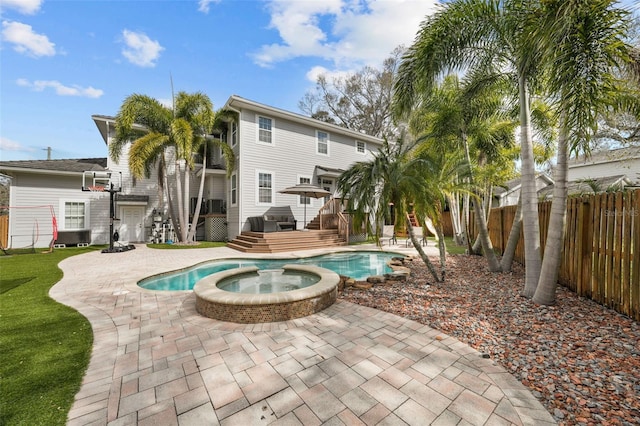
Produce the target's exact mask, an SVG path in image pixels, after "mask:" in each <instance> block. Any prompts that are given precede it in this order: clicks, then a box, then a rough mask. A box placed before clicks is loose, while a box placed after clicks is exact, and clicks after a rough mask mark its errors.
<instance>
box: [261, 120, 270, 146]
mask: <svg viewBox="0 0 640 426" xmlns="http://www.w3.org/2000/svg"><path fill="white" fill-rule="evenodd" d="M258 142H262V143H268V144H272V143H273V120H272V119H271V118H267V117H258Z"/></svg>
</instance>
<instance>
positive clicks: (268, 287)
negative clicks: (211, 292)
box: [217, 269, 320, 294]
mask: <svg viewBox="0 0 640 426" xmlns="http://www.w3.org/2000/svg"><path fill="white" fill-rule="evenodd" d="M318 281H320V277H319V276H318V275H315V274H308V273H305V272H301V271H284V270H282V269H275V270H262V271H258V272H250V273H247V274H240V275H234V276H232V277H229V278H224V279H222V280H220V281H219V282H218V284H217V286H218V288H219V289H220V290H224V291H231V292H233V293H248V294H268V293H280V292H283V291H292V290H299V289H301V288H305V287H309V286H311V285H314V284H316V283H317V282H318Z"/></svg>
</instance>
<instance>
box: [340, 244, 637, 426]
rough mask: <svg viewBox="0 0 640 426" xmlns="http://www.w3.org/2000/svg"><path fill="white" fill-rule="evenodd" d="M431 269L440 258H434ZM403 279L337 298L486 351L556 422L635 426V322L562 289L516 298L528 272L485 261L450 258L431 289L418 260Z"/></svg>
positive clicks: (517, 267)
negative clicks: (543, 298)
mask: <svg viewBox="0 0 640 426" xmlns="http://www.w3.org/2000/svg"><path fill="white" fill-rule="evenodd" d="M432 262H434V263H437V262H438V260H437V259H435V258H434V259H432ZM407 264H408V266H409V267H410V269H411V277H410V278H409V279H408V280H407V281H406V282H396V283H392V284H378V285H375V286H374V287H372V288H371V289H369V290H362V289H355V288H353V287H349V288H347V289H345V290H344V291H343V292H341V294H339V296H338V297H339V298H342V299H344V300H347V301H350V302H353V303H357V304H360V305H364V306H369V307H372V308H376V309H380V310H383V311H386V312H391V313H394V314H396V315H399V316H402V317H404V318H408V319H412V320H414V321H417V322H420V323H422V324H426V325H429V326H431V327H433V328H435V329H438V330H441V331H442V332H444V333H447V334H449V335H451V336H453V337H456V338H457V339H459V340H460V341H462V342H465V343H467V344H469V345H470V346H471V347H473V348H475V349H477V350H478V351H480V352H483V353H486V354H488V355H489V356H490V357H491V358H492V359H494V360H496V361H497V362H499V363H500V364H501V365H502V366H503V367H504V368H506V369H507V371H509V372H510V373H512V374H513V375H514V376H515V377H516V378H518V379H519V380H520V381H521V382H522V383H523V384H524V385H525V386H527V387H528V388H529V389H531V391H532V392H533V394H534V395H535V396H536V397H537V398H538V399H539V400H540V401H541V402H542V403H543V404H544V406H545V407H546V408H547V409H548V410H549V412H550V413H551V414H553V416H554V418H555V419H556V420H557V421H558V422H559V424H561V425H574V424H585V425H586V424H600V425H629V426H630V425H638V424H640V324H639V323H638V322H636V321H634V320H632V319H630V318H628V317H626V316H623V315H621V314H618V313H616V312H614V311H612V310H609V309H607V308H605V307H603V306H601V305H598V304H597V303H595V302H593V301H591V300H588V299H585V298H582V297H578V296H577V295H576V294H575V293H573V292H571V291H569V290H567V289H565V288H563V287H558V291H557V302H556V304H555V305H554V306H538V305H535V304H534V303H533V302H531V301H530V300H528V299H526V298H524V297H522V296H520V292H521V291H522V288H523V287H524V271H523V268H522V267H521V266H520V265H514V268H513V271H512V272H510V273H491V272H488V271H487V268H486V262H485V260H484V258H482V257H479V256H468V255H451V256H448V257H447V279H446V282H444V283H434V282H433V279H432V277H431V276H430V275H429V273H428V271H427V270H426V267H425V266H424V264H423V263H422V261H421V260H419V259H414V260H413V261H412V262H407Z"/></svg>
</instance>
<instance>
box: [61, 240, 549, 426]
mask: <svg viewBox="0 0 640 426" xmlns="http://www.w3.org/2000/svg"><path fill="white" fill-rule="evenodd" d="M372 248H373V247H372V246H358V247H357V249H359V250H362V249H372ZM395 249H398V250H402V251H405V252H407V253H411V252H413V250H411V249H409V250H405V249H404V248H403V245H402V246H397V247H395ZM431 250H433V248H431ZM321 252H326V250H324V251H304V252H298V253H288V254H286V255H283V254H279V255H277V256H272V257H292V256H293V257H295V256H311V255H315V254H319V253H321ZM413 253H415V252H413ZM225 257H253V256H246V255H244V254H243V253H238V252H236V251H234V250H231V249H228V248H216V249H189V250H153V249H148V248H146V247H145V246H138V248H137V249H136V250H133V251H130V252H125V253H115V254H102V253H99V252H93V253H88V254H84V255H81V256H74V257H71V258H68V259H66V260H64V261H63V262H62V263H61V264H60V267H61V268H62V270H63V271H64V278H63V279H62V280H61V281H60V282H59V283H57V284H56V285H55V286H54V287H53V288H52V289H51V292H50V294H51V296H52V297H53V298H54V299H56V300H58V301H60V302H62V303H64V304H66V305H69V306H72V307H74V308H75V309H77V310H78V311H80V312H81V313H82V314H83V315H84V316H86V317H87V318H88V319H89V321H90V322H91V325H92V327H93V332H94V345H93V352H92V356H91V362H90V365H89V369H88V370H87V373H86V376H85V378H84V381H83V384H82V388H81V389H80V391H79V392H78V394H77V395H76V398H75V403H74V405H73V408H72V409H71V411H70V413H69V419H68V424H69V425H87V424H90V425H94V424H95V425H105V424H109V425H135V424H138V425H181V426H185V425H198V426H200V425H217V424H220V425H242V426H247V425H249V426H250V425H263V424H265V425H266V424H274V425H305V426H308V425H319V424H331V425H343V424H344V425H375V424H380V425H405V424H409V425H428V424H440V425H502V424H516V425H543V424H555V423H554V420H553V418H552V416H551V415H550V414H549V413H548V412H547V411H546V410H545V409H544V407H543V406H542V405H541V404H540V402H538V401H537V400H536V399H535V398H534V397H533V396H532V394H531V393H530V392H529V391H528V390H527V389H526V388H525V387H524V386H523V385H522V384H521V383H520V382H518V381H517V380H516V379H515V378H514V377H513V376H511V375H510V374H509V373H507V372H506V371H505V370H504V369H503V368H502V367H500V366H498V365H497V364H496V363H495V362H493V361H492V360H491V359H484V358H483V357H482V356H481V354H480V353H479V352H477V351H475V350H474V349H472V348H470V347H469V346H467V345H466V344H463V343H461V342H459V341H458V340H456V339H454V338H452V337H450V336H447V335H445V334H443V333H441V332H439V331H438V330H434V329H432V328H430V327H428V326H425V325H421V324H419V323H417V322H414V321H409V320H406V319H403V318H401V317H398V316H395V315H392V314H388V313H384V312H380V311H377V310H375V309H370V308H366V307H361V306H358V305H354V304H351V303H347V302H344V301H338V302H337V303H335V304H334V305H333V306H331V307H330V308H328V309H326V310H324V311H322V312H321V313H319V314H315V315H312V316H309V317H306V318H302V319H298V320H293V321H287V322H280V323H268V324H253V325H241V324H234V323H226V322H221V321H216V320H212V319H209V318H205V317H202V316H200V315H198V313H197V312H196V311H195V306H194V305H195V299H194V296H193V294H192V292H156V291H147V290H142V289H140V288H139V287H137V285H136V282H137V281H138V280H140V279H142V278H144V277H147V276H150V275H154V274H158V273H161V272H166V271H171V270H175V269H180V268H184V267H187V266H191V265H193V264H196V263H199V262H202V261H206V260H211V259H219V258H225Z"/></svg>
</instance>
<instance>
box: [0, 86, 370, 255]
mask: <svg viewBox="0 0 640 426" xmlns="http://www.w3.org/2000/svg"><path fill="white" fill-rule="evenodd" d="M224 108H225V109H229V110H232V111H235V112H236V113H237V116H238V120H237V123H236V122H233V123H230V125H229V131H228V134H223V135H220V138H221V139H222V140H223V141H225V142H226V143H228V144H229V145H230V146H231V147H232V148H233V150H234V152H235V155H236V166H235V168H234V171H233V174H232V175H231V177H230V178H229V179H227V177H226V170H224V166H223V164H224V161H223V158H221V153H220V151H219V150H217V151H214V152H213V153H210V154H209V156H208V162H207V164H208V166H207V168H206V170H204V173H205V189H204V194H203V198H204V203H203V208H202V209H201V213H204V216H205V220H206V222H205V223H206V229H203V231H204V232H202V233H201V234H203V238H205V239H211V238H210V237H211V236H212V235H213V236H214V239H216V240H224V239H229V240H230V239H233V238H235V237H236V236H237V235H239V234H240V233H241V232H242V231H243V230H249V229H250V224H249V221H248V218H249V217H251V216H259V215H263V214H264V213H265V212H266V211H267V210H268V209H270V208H272V207H279V206H290V208H291V211H292V213H293V214H294V215H295V218H296V219H297V226H298V229H302V228H303V227H304V223H303V214H304V213H303V212H304V210H305V204H306V212H307V219H308V220H309V218H311V217H313V216H314V215H315V213H317V211H318V209H319V208H320V207H321V206H322V205H323V204H324V202H325V201H324V200H315V199H308V198H304V197H300V196H296V195H286V194H281V193H279V192H278V191H279V190H282V189H284V188H285V187H289V186H293V185H295V184H297V183H312V184H315V185H317V186H320V187H323V188H325V189H327V190H328V191H330V192H334V191H335V189H336V179H337V177H338V176H339V175H340V173H341V171H343V170H345V169H347V168H348V167H350V166H351V165H352V164H353V163H355V162H357V161H363V160H364V161H366V160H369V159H371V158H372V155H373V153H374V152H376V151H378V149H379V148H380V146H381V145H382V140H381V139H379V138H375V137H372V136H368V135H366V134H362V133H359V132H355V131H352V130H348V129H345V128H342V127H339V126H336V125H333V124H329V123H325V122H321V121H318V120H314V119H311V118H309V117H306V116H303V115H300V114H296V113H292V112H289V111H285V110H282V109H278V108H274V107H271V106H267V105H264V104H260V103H258V102H254V101H251V100H248V99H245V98H242V97H239V96H235V95H234V96H231V97H230V98H229V99H228V101H227V102H226V104H225V106H224ZM92 119H93V120H94V122H95V123H96V126H97V128H98V130H99V132H100V135H101V136H102V138H103V140H104V142H105V144H106V146H107V147H108V145H109V144H110V143H111V140H112V138H113V137H114V135H115V126H114V124H115V118H114V117H111V116H105V115H93V116H92ZM127 160H128V155H127V152H126V151H125V152H123V154H122V155H121V157H120V160H119V162H118V163H116V162H114V161H112V160H111V159H110V158H101V159H93V160H44V161H26V162H25V161H4V162H0V172H2V173H5V174H7V175H10V176H12V177H13V179H12V188H11V199H10V205H11V206H12V207H13V208H12V209H11V210H10V220H9V241H10V242H11V244H12V246H13V247H20V246H28V245H29V244H31V243H32V242H33V241H34V235H35V231H34V226H35V225H34V223H35V222H37V223H38V224H39V225H40V224H43V226H39V225H38V226H39V228H41V230H40V231H39V232H40V233H41V234H43V235H42V238H39V239H38V241H37V242H36V243H35V246H36V247H46V246H47V245H48V244H49V242H50V239H51V234H52V230H51V225H50V224H51V221H52V216H55V218H56V220H57V226H58V230H59V231H60V233H61V237H64V238H67V237H70V236H73V237H74V238H75V240H70V243H74V242H76V240H77V239H78V238H80V239H81V240H82V241H77V242H83V243H84V242H86V243H90V244H106V243H107V242H108V241H109V194H108V193H106V192H83V191H82V190H81V186H82V176H83V171H86V170H93V171H96V172H98V173H100V172H104V171H105V170H109V171H110V172H111V173H112V175H113V176H120V175H121V176H122V180H121V185H122V191H121V192H120V193H118V194H117V195H116V198H117V203H116V211H115V216H116V217H117V219H118V220H117V221H116V222H115V223H114V224H115V229H116V230H117V231H118V233H119V236H120V240H122V241H127V242H144V241H149V240H150V239H151V237H152V234H154V230H156V229H158V228H159V227H160V226H161V224H163V225H164V224H168V223H169V221H168V217H167V212H168V209H167V206H166V202H165V200H164V197H163V194H162V191H160V190H159V186H158V180H157V178H158V175H157V173H156V172H155V171H153V172H152V174H151V177H150V178H148V179H137V180H134V179H132V177H131V175H130V173H129V169H128V161H127ZM170 173H171V171H170ZM201 173H203V170H202V167H201V166H200V168H199V170H197V173H196V174H195V176H194V177H193V178H192V181H191V191H192V194H191V196H192V206H191V207H192V210H193V209H194V207H195V201H196V198H195V197H196V196H197V191H198V187H199V182H200V176H201ZM118 184H119V183H118ZM85 185H89V183H85ZM35 206H45V207H42V208H41V207H35ZM46 206H50V207H51V208H49V209H47V208H46ZM18 207H21V208H18ZM154 219H155V220H154ZM160 219H161V220H160ZM44 223H47V224H48V225H46V226H45V225H44ZM45 231H46V232H48V233H49V234H48V236H46V235H44V234H45ZM87 240H88V241H87Z"/></svg>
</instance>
